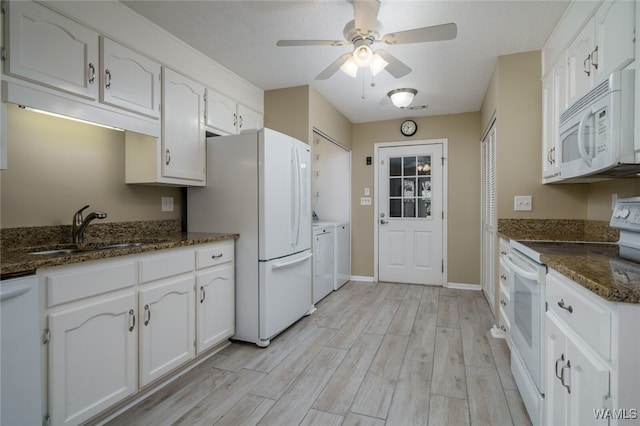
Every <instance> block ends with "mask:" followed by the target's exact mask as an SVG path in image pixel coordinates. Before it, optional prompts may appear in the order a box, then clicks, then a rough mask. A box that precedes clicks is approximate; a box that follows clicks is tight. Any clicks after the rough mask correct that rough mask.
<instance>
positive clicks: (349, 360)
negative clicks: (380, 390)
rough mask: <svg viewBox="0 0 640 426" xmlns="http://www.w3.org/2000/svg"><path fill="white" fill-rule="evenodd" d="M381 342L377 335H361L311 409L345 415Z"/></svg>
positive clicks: (380, 337)
mask: <svg viewBox="0 0 640 426" xmlns="http://www.w3.org/2000/svg"><path fill="white" fill-rule="evenodd" d="M381 342H382V336H380V335H378V334H361V335H360V338H358V340H357V341H356V342H355V343H354V345H353V347H352V348H351V350H350V351H349V353H348V354H347V356H346V357H345V359H344V361H342V364H340V367H339V368H338V370H337V371H336V373H335V374H334V375H333V377H332V378H331V380H330V381H329V383H327V386H326V387H325V388H324V390H323V391H322V393H321V394H320V396H319V397H318V399H317V400H316V402H315V404H313V408H315V409H318V410H323V411H328V412H331V413H337V414H343V415H344V414H346V413H347V412H348V411H349V407H351V404H352V403H353V399H354V398H355V396H356V393H357V392H358V389H360V385H361V384H362V381H363V380H364V377H365V376H366V374H367V371H368V370H369V366H370V365H371V362H372V361H373V357H374V356H375V355H376V352H377V351H378V348H379V347H380V343H381Z"/></svg>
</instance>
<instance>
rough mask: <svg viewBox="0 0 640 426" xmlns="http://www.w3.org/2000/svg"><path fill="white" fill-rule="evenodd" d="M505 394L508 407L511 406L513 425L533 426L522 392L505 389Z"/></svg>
mask: <svg viewBox="0 0 640 426" xmlns="http://www.w3.org/2000/svg"><path fill="white" fill-rule="evenodd" d="M504 392H505V395H506V397H507V405H509V412H510V413H511V419H512V420H513V424H514V425H516V426H531V419H530V418H529V414H528V413H527V408H526V407H525V405H524V402H523V401H522V396H520V392H518V391H517V390H514V389H505V390H504Z"/></svg>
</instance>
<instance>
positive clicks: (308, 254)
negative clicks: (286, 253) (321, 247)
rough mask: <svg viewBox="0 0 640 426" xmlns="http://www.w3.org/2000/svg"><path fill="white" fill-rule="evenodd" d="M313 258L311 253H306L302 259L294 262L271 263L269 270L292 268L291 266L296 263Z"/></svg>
mask: <svg viewBox="0 0 640 426" xmlns="http://www.w3.org/2000/svg"><path fill="white" fill-rule="evenodd" d="M312 256H313V254H311V253H307V254H306V255H304V256H303V257H300V258H298V259H296V260H290V261H288V262H278V263H275V262H274V263H273V264H272V265H271V269H280V268H286V267H287V266H292V265H297V264H298V263H302V262H304V261H305V260H307V259H309V258H311V257H312Z"/></svg>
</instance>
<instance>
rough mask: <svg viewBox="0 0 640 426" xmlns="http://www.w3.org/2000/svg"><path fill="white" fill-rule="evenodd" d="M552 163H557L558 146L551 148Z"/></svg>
mask: <svg viewBox="0 0 640 426" xmlns="http://www.w3.org/2000/svg"><path fill="white" fill-rule="evenodd" d="M551 164H556V147H555V146H554V147H553V148H551Z"/></svg>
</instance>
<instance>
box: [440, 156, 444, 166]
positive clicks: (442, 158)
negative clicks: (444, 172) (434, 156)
mask: <svg viewBox="0 0 640 426" xmlns="http://www.w3.org/2000/svg"><path fill="white" fill-rule="evenodd" d="M440 159H441V160H442V165H443V166H444V157H440Z"/></svg>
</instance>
